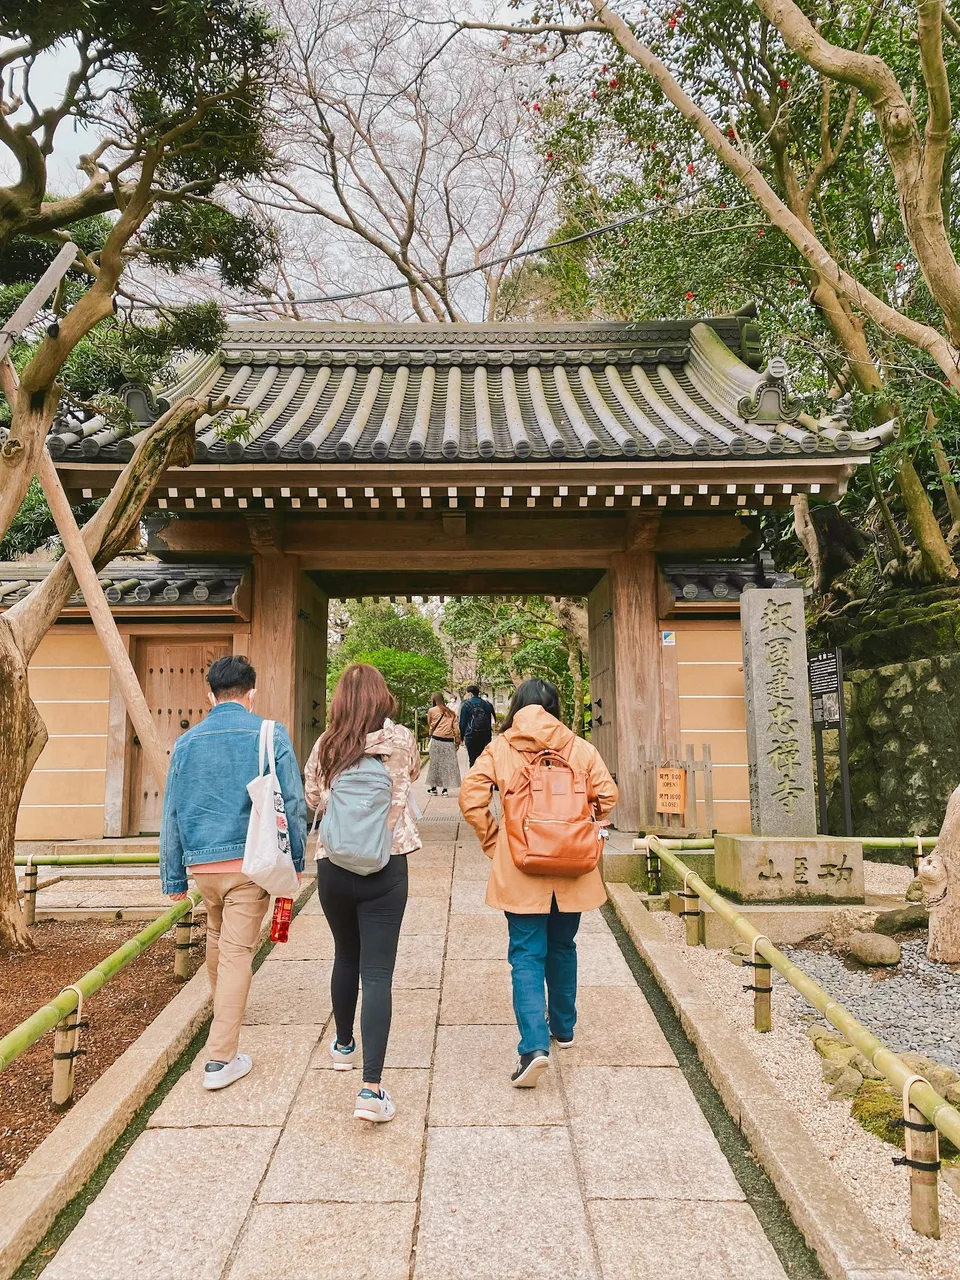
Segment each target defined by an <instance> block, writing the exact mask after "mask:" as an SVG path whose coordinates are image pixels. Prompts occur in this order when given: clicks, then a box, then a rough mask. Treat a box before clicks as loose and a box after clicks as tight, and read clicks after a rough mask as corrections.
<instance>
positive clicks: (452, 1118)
mask: <svg viewBox="0 0 960 1280" xmlns="http://www.w3.org/2000/svg"><path fill="white" fill-rule="evenodd" d="M516 1061H517V1028H516V1026H515V1025H514V1024H513V1023H511V1024H510V1025H509V1026H503V1027H496V1026H483V1027H440V1028H439V1029H438V1032H437V1050H436V1055H435V1057H434V1062H433V1088H432V1090H431V1093H430V1115H429V1123H430V1125H431V1126H436V1127H438V1128H439V1127H449V1126H454V1127H456V1126H461V1127H462V1126H465V1125H501V1124H505V1125H546V1124H566V1116H565V1114H564V1105H563V1096H562V1094H561V1092H560V1080H559V1076H558V1073H557V1071H556V1070H555V1069H551V1070H550V1071H547V1072H546V1074H545V1075H544V1076H542V1077H541V1080H540V1083H539V1084H538V1085H537V1087H536V1089H514V1088H513V1086H512V1085H511V1084H510V1073H511V1071H512V1070H513V1068H514V1066H515V1065H516Z"/></svg>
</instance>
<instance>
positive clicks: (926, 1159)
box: [893, 1076, 940, 1240]
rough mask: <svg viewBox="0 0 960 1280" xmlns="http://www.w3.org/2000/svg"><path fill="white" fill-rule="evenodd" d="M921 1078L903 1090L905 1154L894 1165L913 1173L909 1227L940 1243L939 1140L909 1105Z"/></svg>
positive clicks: (925, 1119)
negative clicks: (917, 1082) (911, 1094)
mask: <svg viewBox="0 0 960 1280" xmlns="http://www.w3.org/2000/svg"><path fill="white" fill-rule="evenodd" d="M918 1080H923V1077H922V1076H911V1078H910V1079H909V1080H907V1081H906V1083H905V1084H904V1086H903V1133H904V1147H905V1148H906V1153H905V1154H904V1155H902V1156H894V1157H893V1163H894V1164H902V1165H906V1166H907V1168H908V1170H909V1173H910V1223H911V1225H912V1227H913V1229H914V1231H916V1232H917V1234H918V1235H921V1236H927V1237H928V1238H929V1239H931V1240H939V1239H940V1199H939V1195H938V1192H937V1176H938V1174H939V1172H940V1138H939V1135H938V1133H937V1128H936V1125H932V1124H930V1123H929V1121H928V1120H927V1118H926V1116H924V1114H923V1112H922V1111H921V1110H920V1109H919V1108H918V1107H915V1106H914V1105H913V1103H912V1102H911V1101H910V1090H911V1089H912V1087H913V1085H914V1083H915V1082H916V1081H918Z"/></svg>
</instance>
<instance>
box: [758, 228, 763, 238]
mask: <svg viewBox="0 0 960 1280" xmlns="http://www.w3.org/2000/svg"><path fill="white" fill-rule="evenodd" d="M763 234H764V229H763V227H761V228H760V230H759V231H758V232H757V235H758V236H762V235H763Z"/></svg>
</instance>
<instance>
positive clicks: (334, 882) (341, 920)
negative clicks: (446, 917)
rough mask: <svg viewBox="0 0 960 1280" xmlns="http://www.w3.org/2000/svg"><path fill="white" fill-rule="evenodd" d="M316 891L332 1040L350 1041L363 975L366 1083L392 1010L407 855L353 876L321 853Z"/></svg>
mask: <svg viewBox="0 0 960 1280" xmlns="http://www.w3.org/2000/svg"><path fill="white" fill-rule="evenodd" d="M317 892H318V894H319V896H320V906H321V907H322V908H323V914H324V915H325V916H326V917H327V922H328V924H329V925H330V932H331V933H332V934H333V942H334V956H335V959H334V961H333V976H332V978H331V979H330V994H331V996H332V998H333V1016H334V1020H335V1022H336V1024H337V1041H338V1042H339V1043H340V1044H349V1043H350V1041H351V1040H352V1039H353V1022H354V1018H355V1017H356V1012H357V995H358V993H359V989H360V982H361V981H362V982H363V1008H362V1010H361V1013H360V1036H361V1039H362V1040H363V1078H364V1080H365V1081H367V1082H368V1083H369V1084H379V1083H380V1077H381V1075H382V1073H383V1059H384V1057H385V1056H386V1052H387V1037H388V1036H389V1035H390V1019H391V1017H392V1014H393V990H392V984H393V968H394V965H395V964H396V961H397V943H398V942H399V939H400V925H401V924H402V922H403V912H404V909H405V907H406V905H407V859H406V856H405V855H403V854H401V855H394V857H392V858H391V859H390V861H389V862H388V863H387V865H386V866H385V867H384V868H383V870H382V871H376V872H374V874H373V875H372V876H358V875H356V874H355V873H354V872H352V871H345V870H344V868H343V867H338V866H336V865H335V864H334V863H332V862H331V861H330V859H329V858H321V859H320V861H319V863H318V864H317Z"/></svg>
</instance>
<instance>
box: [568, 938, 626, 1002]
mask: <svg viewBox="0 0 960 1280" xmlns="http://www.w3.org/2000/svg"><path fill="white" fill-rule="evenodd" d="M577 985H578V986H579V987H631V988H633V989H635V988H636V985H637V980H636V978H634V976H633V974H632V973H631V972H630V966H629V965H628V964H627V962H626V960H624V958H623V952H622V951H621V950H620V948H619V947H618V946H617V940H616V938H614V936H613V934H612V933H611V932H610V931H609V929H607V931H606V933H605V934H599V933H587V932H586V931H585V932H584V933H583V935H582V936H578V938H577Z"/></svg>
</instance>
